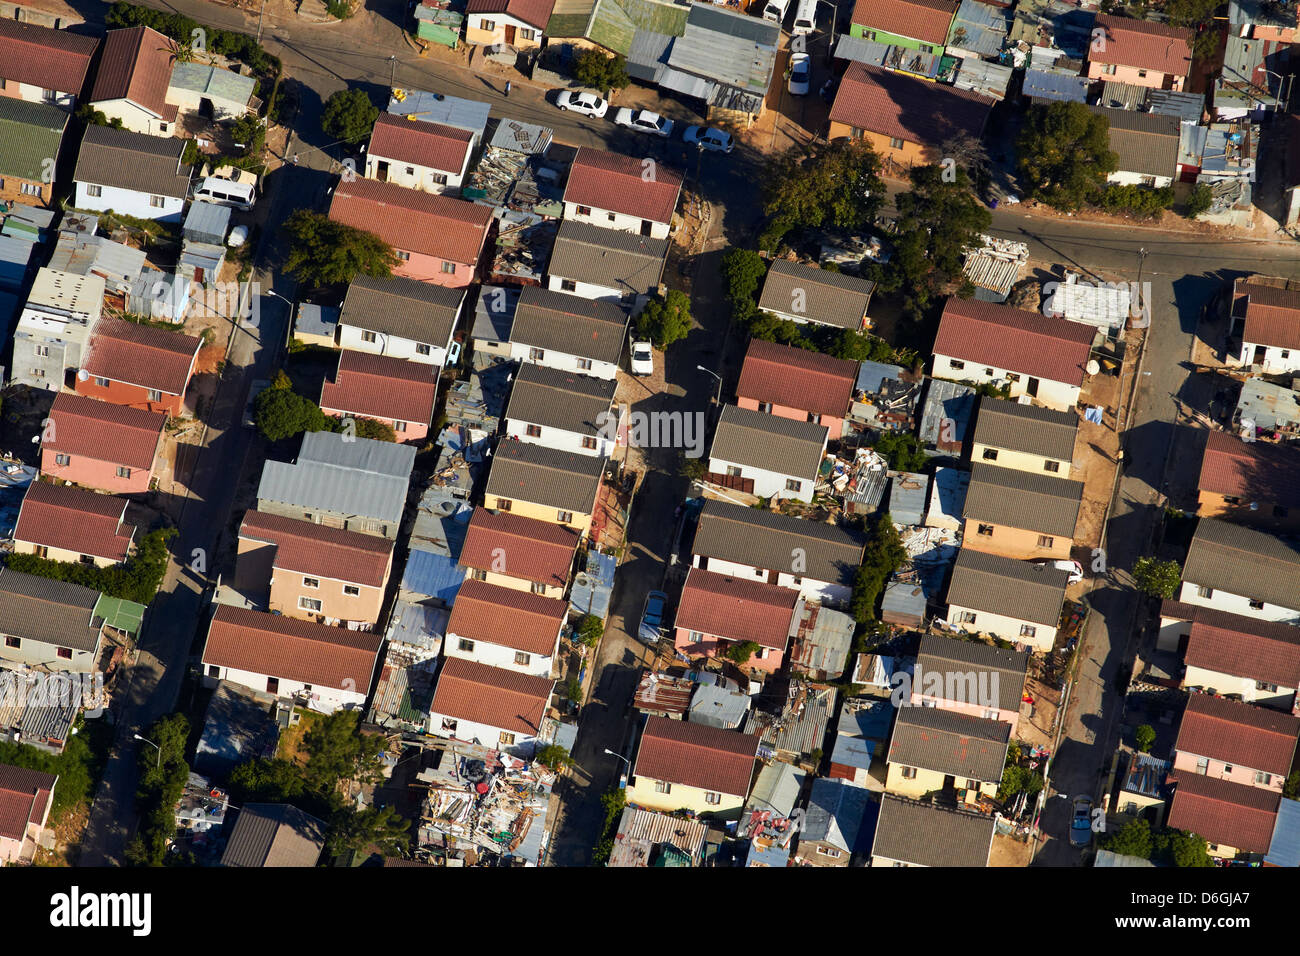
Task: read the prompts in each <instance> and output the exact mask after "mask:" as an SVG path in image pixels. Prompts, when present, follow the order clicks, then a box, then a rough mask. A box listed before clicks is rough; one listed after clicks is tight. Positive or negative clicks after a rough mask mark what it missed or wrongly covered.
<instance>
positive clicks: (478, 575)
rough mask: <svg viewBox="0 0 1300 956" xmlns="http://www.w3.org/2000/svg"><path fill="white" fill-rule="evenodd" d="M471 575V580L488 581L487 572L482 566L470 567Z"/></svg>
mask: <svg viewBox="0 0 1300 956" xmlns="http://www.w3.org/2000/svg"><path fill="white" fill-rule="evenodd" d="M469 576H470V578H471V580H474V581H486V580H487V572H486V571H484V570H483V569H482V568H470V569H469Z"/></svg>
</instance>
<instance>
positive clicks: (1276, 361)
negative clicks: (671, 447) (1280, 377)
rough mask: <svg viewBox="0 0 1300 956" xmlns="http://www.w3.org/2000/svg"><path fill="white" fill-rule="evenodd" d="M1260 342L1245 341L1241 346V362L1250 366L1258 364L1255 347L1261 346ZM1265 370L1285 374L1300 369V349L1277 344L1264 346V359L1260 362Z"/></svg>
mask: <svg viewBox="0 0 1300 956" xmlns="http://www.w3.org/2000/svg"><path fill="white" fill-rule="evenodd" d="M1259 347H1260V346H1259V343H1258V342H1244V343H1242V346H1241V356H1240V360H1241V364H1242V365H1246V366H1250V365H1254V364H1256V361H1255V349H1257V348H1259ZM1258 364H1259V365H1260V366H1261V367H1262V368H1263V370H1264V371H1265V372H1269V373H1272V374H1284V373H1287V372H1294V371H1296V370H1297V369H1300V349H1284V348H1278V347H1277V346H1272V345H1266V346H1264V361H1262V362H1259V363H1258Z"/></svg>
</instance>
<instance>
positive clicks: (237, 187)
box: [194, 176, 256, 212]
mask: <svg viewBox="0 0 1300 956" xmlns="http://www.w3.org/2000/svg"><path fill="white" fill-rule="evenodd" d="M194 198H195V199H202V200H205V201H206V202H212V203H217V204H218V205H221V206H230V207H232V208H234V209H239V210H242V211H243V212H248V211H249V210H250V209H252V208H253V203H254V202H255V201H256V190H255V189H254V187H253V186H252V184H251V183H236V182H231V181H230V180H229V179H217V178H216V177H215V176H209V177H208V178H207V179H205V180H203V182H202V183H200V184H199V187H198V189H196V190H194Z"/></svg>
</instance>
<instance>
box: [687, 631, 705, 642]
mask: <svg viewBox="0 0 1300 956" xmlns="http://www.w3.org/2000/svg"><path fill="white" fill-rule="evenodd" d="M688 640H689V641H690V642H691V643H692V644H698V643H700V642H701V641H703V640H704V635H703V634H702V633H700V632H699V631H691V636H690V637H689V638H688Z"/></svg>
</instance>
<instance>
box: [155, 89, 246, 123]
mask: <svg viewBox="0 0 1300 956" xmlns="http://www.w3.org/2000/svg"><path fill="white" fill-rule="evenodd" d="M204 100H207V101H208V102H210V103H211V104H212V113H213V116H214V118H215V119H217V120H218V121H220V120H233V119H238V118H239V117H241V116H243V115H245V114H246V113H251V112H252V110H250V109H249V108H248V104H247V103H240V102H238V101H236V100H229V99H223V98H222V97H220V96H213V95H212V94H211V93H208V94H203V93H200V92H198V91H197V90H183V89H180V88H179V87H175V86H169V87H168V88H167V97H166V102H167V104H168V105H169V106H175V107H179V109H180V111H181V112H182V113H198V111H199V108H200V106H202V104H203V101H204Z"/></svg>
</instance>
